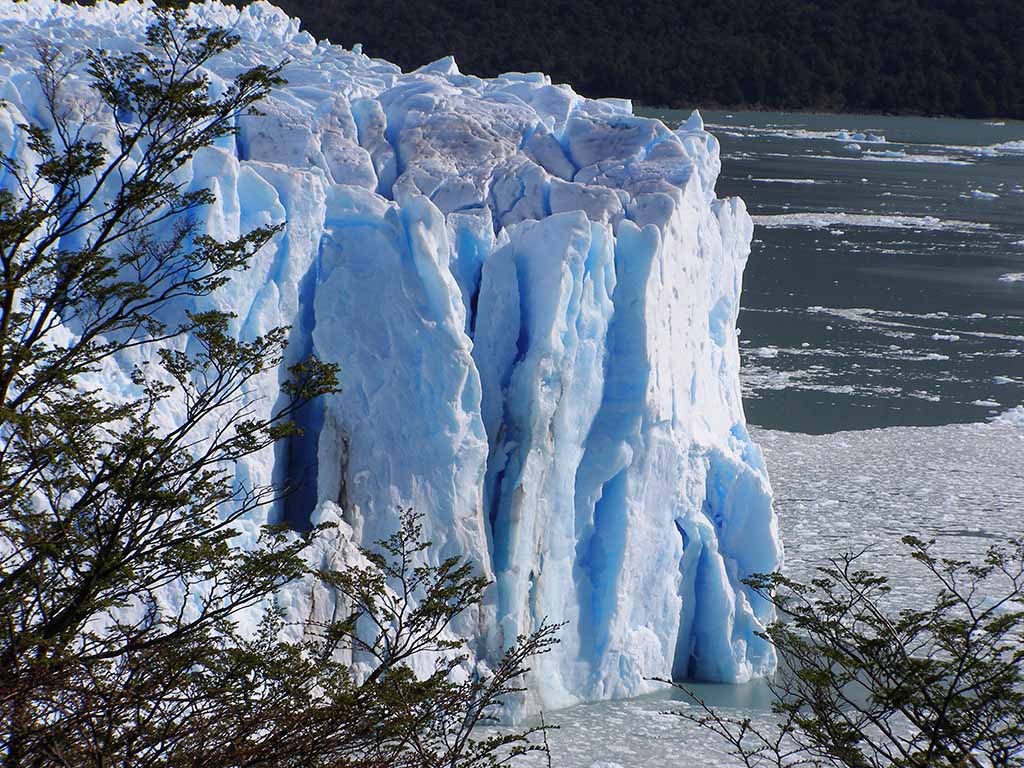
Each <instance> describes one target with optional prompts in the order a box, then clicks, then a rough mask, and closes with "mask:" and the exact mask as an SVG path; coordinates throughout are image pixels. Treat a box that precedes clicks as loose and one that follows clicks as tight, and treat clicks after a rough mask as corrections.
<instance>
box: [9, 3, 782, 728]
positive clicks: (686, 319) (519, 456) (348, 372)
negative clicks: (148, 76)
mask: <svg viewBox="0 0 1024 768" xmlns="http://www.w3.org/2000/svg"><path fill="white" fill-rule="evenodd" d="M149 13H150V11H149V6H146V5H137V4H133V3H126V4H124V5H120V6H115V5H112V4H107V3H104V2H101V3H99V4H98V5H97V6H95V7H93V8H88V9H87V8H79V7H77V6H67V5H62V4H58V3H55V2H50V0H28V2H22V3H13V2H11V0H0V45H2V46H3V47H4V49H5V52H4V54H3V56H2V57H0V99H3V100H5V101H6V102H7V106H6V107H5V108H4V109H3V110H2V111H0V151H3V152H5V153H10V154H14V155H19V153H20V157H21V159H23V160H25V159H29V158H27V156H26V155H25V154H24V153H25V152H26V150H25V147H24V143H23V142H22V141H21V138H22V137H21V136H20V129H19V128H17V125H18V124H19V123H22V122H24V121H25V120H26V119H28V120H33V119H34V120H39V119H41V110H40V108H39V105H40V94H39V88H38V85H37V84H36V82H35V78H34V76H33V73H32V70H33V67H34V65H35V52H34V51H35V44H34V38H37V37H41V38H45V39H49V40H52V41H54V42H57V43H59V44H61V45H64V46H67V47H71V48H75V47H84V46H91V47H104V48H107V49H123V48H125V47H129V46H133V45H137V44H139V42H140V41H141V40H142V39H143V34H144V30H145V28H146V25H147V23H148V22H149ZM191 13H193V14H194V15H196V16H197V17H199V18H201V19H202V20H204V21H205V22H206V23H209V24H216V25H223V26H230V27H232V28H233V29H234V30H235V31H236V32H237V33H238V34H239V35H240V36H241V38H242V42H241V44H240V45H239V46H238V47H237V48H236V49H234V50H233V51H231V52H230V53H228V54H226V55H223V56H221V57H220V58H219V59H218V60H217V61H216V63H215V66H214V67H213V71H212V72H211V73H210V75H211V87H212V88H215V89H216V88H221V87H223V84H224V83H225V82H226V79H227V78H230V77H231V76H232V75H234V74H235V73H236V72H238V71H239V70H240V69H241V68H244V67H249V66H252V65H254V64H257V63H275V62H277V61H279V60H281V59H282V58H287V59H288V60H289V61H290V63H289V64H288V65H287V66H286V68H285V70H284V75H285V77H286V78H287V80H288V84H287V85H286V86H283V87H281V88H279V89H277V90H276V91H275V92H274V94H273V96H272V97H271V98H270V99H269V100H268V101H267V102H266V103H265V104H264V105H263V106H262V107H261V109H262V111H263V112H264V113H265V114H264V115H263V116H258V117H246V118H244V119H243V120H242V121H241V124H240V126H239V132H238V134H237V136H235V137H229V138H227V139H225V140H222V141H221V142H220V143H219V144H218V145H217V146H215V147H212V148H208V149H205V150H203V151H201V152H200V153H199V154H197V155H196V157H195V159H194V161H193V162H192V164H191V166H190V169H189V172H190V173H191V180H190V181H189V183H191V184H193V185H195V186H204V187H210V188H211V189H212V190H213V191H214V193H215V194H216V196H217V202H216V203H215V204H214V205H212V206H210V207H209V208H208V209H206V210H205V212H204V214H203V215H204V217H205V225H206V228H207V230H208V231H209V232H210V233H211V234H212V235H214V236H218V237H230V236H236V235H238V234H239V233H240V232H244V231H247V230H248V229H250V228H252V227H253V226H257V225H260V224H264V223H268V222H280V221H286V222H287V225H286V227H285V229H284V231H283V232H282V233H281V234H280V235H279V236H278V237H277V239H276V240H275V241H274V242H273V243H271V244H270V245H269V246H267V247H266V248H264V250H263V251H262V252H261V253H260V254H259V256H258V258H257V259H256V261H255V263H254V264H253V267H252V268H251V269H250V270H249V271H248V272H246V273H244V274H243V275H241V276H239V277H238V278H237V279H235V280H233V281H232V282H231V283H230V284H229V285H226V286H224V287H223V288H222V289H221V290H220V291H219V293H218V294H217V295H216V296H214V297H213V299H212V301H213V302H214V303H215V305H216V306H217V307H218V308H221V309H227V310H230V311H232V312H234V313H235V314H236V315H237V318H238V319H237V322H236V326H235V332H237V333H238V334H239V335H240V336H243V337H248V336H252V335H254V334H258V333H262V332H264V331H266V330H268V329H269V328H272V327H275V326H278V325H283V324H288V325H290V326H291V327H292V331H291V334H292V335H291V347H290V353H289V354H290V358H291V359H297V358H299V357H302V356H305V355H306V354H309V353H311V352H315V353H316V354H318V355H319V356H320V357H321V358H323V359H325V360H329V361H334V362H337V363H339V364H340V366H341V383H342V386H343V391H342V392H341V393H340V394H337V395H333V396H331V397H329V398H325V399H324V400H323V402H321V403H320V404H319V405H318V406H317V407H316V408H315V409H313V410H312V411H311V412H310V413H309V414H308V416H307V423H306V424H305V426H306V434H305V436H304V437H303V438H302V439H301V440H296V441H295V442H293V443H292V444H291V445H289V446H285V447H278V448H276V449H271V450H268V451H267V452H265V453H264V454H261V455H258V456H256V457H253V458H251V459H249V460H247V461H246V462H244V463H243V464H241V465H240V466H239V467H238V472H237V475H238V482H239V483H252V482H267V481H270V480H273V479H278V480H280V479H282V478H286V477H287V478H290V479H293V480H301V481H303V483H304V484H303V492H301V493H298V494H295V495H293V496H291V497H289V499H288V501H287V502H286V503H285V504H284V505H283V506H282V507H281V508H280V509H277V510H274V511H272V512H271V513H270V514H273V515H278V516H283V517H284V518H285V519H288V520H290V521H291V522H293V523H294V524H296V525H300V526H301V525H304V524H308V523H309V521H310V520H313V521H320V520H328V519H336V520H340V521H342V525H341V532H340V533H339V534H338V535H337V536H335V537H333V538H332V539H331V541H330V542H327V543H325V544H324V546H323V547H322V548H321V550H320V552H319V554H318V555H317V556H318V557H322V558H324V560H325V561H328V562H336V563H344V562H347V561H349V559H350V558H351V557H353V554H352V551H351V549H352V547H353V544H354V543H367V544H368V543H370V542H372V541H374V540H376V539H379V538H382V537H383V536H385V535H387V534H389V533H390V532H391V531H392V530H393V529H394V528H395V526H396V524H397V517H398V510H399V507H413V508H415V509H417V510H418V511H420V512H422V513H425V515H426V519H425V520H424V525H425V529H426V532H427V534H428V535H429V537H430V538H431V539H432V540H433V542H434V544H435V547H434V548H433V550H432V551H431V554H430V556H431V557H433V558H441V557H446V556H449V555H451V554H460V555H463V556H465V557H467V558H470V559H471V560H473V561H474V562H475V563H477V564H478V565H479V567H480V569H481V570H482V571H483V572H485V573H486V574H488V575H489V576H491V577H492V578H493V579H494V584H493V586H492V587H491V588H490V590H489V591H488V593H487V595H486V599H485V601H484V604H483V605H482V606H481V608H480V610H479V611H475V612H473V613H472V614H470V615H467V616H464V617H463V623H462V625H461V626H460V627H459V629H460V630H461V631H463V632H465V633H467V634H468V635H469V636H471V637H472V638H474V640H473V648H472V653H473V657H472V658H473V660H474V663H478V664H481V665H486V664H487V662H488V660H489V659H493V658H494V657H495V656H496V655H497V654H499V653H500V652H501V650H502V649H503V647H504V646H505V645H506V644H508V643H510V642H512V641H513V640H514V638H515V636H516V635H517V634H521V633H524V632H529V631H531V630H532V629H535V628H536V627H537V626H538V625H539V623H540V622H541V621H543V620H544V619H545V618H546V619H548V620H549V621H553V622H558V621H565V622H568V624H567V626H566V627H565V629H564V630H563V631H562V642H561V644H560V645H559V646H558V647H557V648H556V650H555V651H554V652H553V653H551V654H549V655H547V656H545V657H543V658H542V659H539V660H537V663H536V664H535V675H536V677H535V680H534V682H533V684H532V690H533V691H534V692H535V695H536V701H535V702H534V703H535V704H538V705H541V706H544V707H546V708H554V707H558V706H564V705H568V704H571V703H574V702H577V701H581V700H586V699H595V698H605V697H612V696H627V695H633V694H637V693H641V692H644V691H646V690H648V688H649V685H650V684H649V683H647V682H645V678H649V677H653V676H667V675H675V676H676V677H684V676H690V677H698V678H703V679H711V680H722V681H742V680H746V679H748V678H750V677H751V676H754V675H758V674H763V673H765V672H766V671H768V670H769V669H770V668H771V667H772V666H773V664H774V657H773V655H772V653H771V649H770V648H769V647H767V646H766V644H765V643H764V642H763V641H762V640H760V639H759V638H758V637H757V635H756V632H757V630H758V629H759V627H760V626H762V625H763V623H764V622H765V621H767V620H768V619H769V618H770V616H771V614H770V609H769V607H768V606H767V605H765V604H763V603H762V602H760V601H758V600H757V599H756V598H755V597H754V596H752V595H751V594H750V593H749V592H748V591H747V589H746V588H745V587H744V586H742V584H741V580H742V579H743V578H744V577H745V576H746V575H748V574H750V573H753V572H762V571H770V570H772V569H774V568H776V567H777V566H778V565H779V562H780V559H781V547H780V543H779V540H778V534H777V530H776V525H775V519H774V516H773V512H772V508H771V490H770V486H769V483H768V478H767V474H766V470H765V466H764V463H763V461H762V458H761V454H760V451H759V450H758V448H757V447H756V446H754V445H753V443H752V442H751V440H750V437H749V436H748V434H747V430H746V427H745V425H744V417H743V410H742V404H741V401H740V391H739V379H738V369H739V356H738V352H737V341H736V328H735V320H736V314H737V311H738V307H739V295H740V285H741V276H742V270H743V266H744V263H745V260H746V258H747V255H748V254H749V243H750V238H751V232H752V224H751V220H750V217H749V216H748V215H747V213H746V209H745V207H744V205H743V203H742V201H740V200H738V199H726V200H720V199H717V198H716V197H715V192H714V185H715V181H716V179H717V176H718V173H719V169H720V163H719V151H718V143H717V141H716V140H715V139H714V137H713V136H711V135H709V134H708V133H706V132H705V131H704V129H703V124H702V121H701V119H700V116H699V115H698V114H696V113H694V115H693V116H692V117H691V118H690V120H689V121H688V122H687V123H686V124H685V125H683V126H682V127H680V128H679V129H678V130H675V131H673V130H670V129H669V128H667V127H666V126H665V125H664V124H662V123H661V122H659V121H657V120H651V119H645V118H640V117H636V116H634V115H633V114H632V107H631V105H630V104H629V103H628V102H625V101H621V100H596V101H595V100H590V99H585V98H583V97H581V96H579V95H577V94H576V93H574V92H573V91H572V90H571V89H570V88H569V87H567V86H565V85H555V84H553V83H552V82H551V81H550V79H549V78H547V77H545V76H544V75H540V74H506V75H503V76H500V77H497V78H493V79H482V78H478V77H473V76H471V75H464V74H461V73H460V72H459V70H458V68H457V67H456V64H455V62H454V61H453V60H452V59H444V60H441V61H438V62H435V63H433V64H430V65H427V66H425V67H422V68H420V69H418V70H416V71H414V72H410V73H403V72H402V71H401V70H400V69H399V68H398V67H396V66H394V65H392V64H389V63H387V62H384V61H380V60H377V59H371V58H368V57H367V56H365V55H364V54H363V53H362V52H361V51H360V50H359V49H358V46H357V48H356V50H354V51H348V50H344V49H342V48H341V47H339V46H334V45H331V44H329V43H327V42H320V43H318V42H317V41H315V40H314V39H313V38H312V37H311V36H310V35H309V34H307V33H305V32H302V31H301V30H300V27H299V22H298V21H297V20H294V19H289V18H288V17H287V16H286V15H285V14H284V13H283V12H281V11H279V10H277V9H276V8H273V7H272V6H270V5H267V4H266V3H256V4H254V5H251V6H249V7H247V8H246V9H244V10H242V11H238V10H236V9H234V8H230V7H227V6H224V5H221V4H219V3H216V2H209V3H207V4H206V5H198V6H193V7H192V9H191ZM71 85H72V86H75V85H78V86H79V90H80V91H81V93H87V92H86V91H85V90H84V89H83V88H81V82H80V81H74V80H72V81H71ZM0 183H2V180H0ZM207 301H211V300H210V299H207ZM290 361H291V360H286V361H285V364H287V363H289V362H290ZM130 363H131V361H124V366H125V370H128V369H129V367H130ZM104 375H105V376H107V378H108V381H107V382H106V386H108V387H111V388H116V387H118V386H121V387H125V386H128V384H127V378H126V376H125V375H124V372H123V371H121V372H119V371H116V370H114V371H108V372H106V373H105V374H104ZM277 385H278V382H277V381H276V380H270V378H269V377H268V380H266V381H263V382H261V385H260V386H261V387H262V389H263V391H262V393H254V395H258V394H262V400H260V402H265V403H272V402H273V400H274V395H275V392H276V389H277ZM169 417H170V418H173V415H170V416H169ZM262 522H264V520H262V519H260V520H251V521H249V528H248V530H249V533H250V535H251V534H252V532H253V531H255V530H256V527H257V526H258V525H259V524H260V523H262ZM290 599H291V600H292V605H291V607H292V609H293V610H295V611H305V610H310V609H311V608H310V605H311V604H312V603H311V602H310V601H309V600H308V597H307V596H304V595H303V594H302V593H301V592H294V593H292V594H291V596H290ZM318 610H322V607H321V608H319V609H318Z"/></svg>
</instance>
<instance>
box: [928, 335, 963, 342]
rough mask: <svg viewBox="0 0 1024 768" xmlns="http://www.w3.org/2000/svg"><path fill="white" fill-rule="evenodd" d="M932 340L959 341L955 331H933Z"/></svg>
mask: <svg viewBox="0 0 1024 768" xmlns="http://www.w3.org/2000/svg"><path fill="white" fill-rule="evenodd" d="M932 341H960V337H959V336H957V335H956V334H955V333H933V334H932Z"/></svg>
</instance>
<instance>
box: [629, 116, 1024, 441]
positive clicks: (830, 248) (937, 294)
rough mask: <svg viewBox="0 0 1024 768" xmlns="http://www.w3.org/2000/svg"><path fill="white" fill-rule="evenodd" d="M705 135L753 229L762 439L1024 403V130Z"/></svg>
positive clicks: (749, 390) (804, 128)
mask: <svg viewBox="0 0 1024 768" xmlns="http://www.w3.org/2000/svg"><path fill="white" fill-rule="evenodd" d="M649 114H655V115H657V116H659V117H661V118H662V119H664V120H666V121H667V122H668V123H669V124H670V125H673V124H675V123H677V122H678V121H679V120H681V119H684V118H685V117H686V115H685V114H684V113H681V112H650V113H649ZM704 118H705V121H706V123H707V126H708V129H709V130H710V131H711V132H712V133H714V134H715V136H717V137H718V139H719V141H720V142H721V145H722V174H721V177H720V180H719V184H718V194H719V195H720V196H725V195H739V196H741V197H743V199H744V200H745V201H746V202H747V206H748V208H749V210H750V212H751V214H752V215H753V216H754V220H755V224H756V227H755V234H754V244H753V249H752V253H751V256H750V260H749V262H748V265H747V270H746V273H745V276H744V290H743V298H742V307H743V309H742V311H741V314H740V319H739V325H740V328H741V333H742V335H741V351H742V355H743V362H744V392H745V396H746V411H747V417H748V420H749V421H750V422H751V423H753V424H757V425H761V426H765V427H770V428H773V429H786V430H793V431H800V432H810V433H816V434H820V433H828V432H835V431H838V430H844V429H865V428H873V427H885V426H925V425H940V424H951V423H960V422H974V421H981V420H985V419H986V418H988V417H989V416H991V415H994V414H996V413H999V412H1001V411H1003V410H1006V409H1007V408H1009V407H1012V406H1015V405H1017V404H1019V403H1021V402H1024V354H1022V350H1024V186H1022V184H1024V123H1019V122H1007V123H1005V124H993V123H991V122H984V121H977V120H952V119H925V118H905V117H879V116H856V115H804V114H781V113H767V112H746V113H744V112H735V113H725V112H706V113H704ZM842 131H846V133H847V134H849V135H848V136H846V137H844V136H843V134H842V133H841V132H842ZM855 133H860V134H864V136H862V137H853V136H852V134H855ZM883 139H884V140H883Z"/></svg>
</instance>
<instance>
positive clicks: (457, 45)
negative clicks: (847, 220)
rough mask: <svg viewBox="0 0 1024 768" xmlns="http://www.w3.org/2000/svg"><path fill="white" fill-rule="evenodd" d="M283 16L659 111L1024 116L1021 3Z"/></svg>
mask: <svg viewBox="0 0 1024 768" xmlns="http://www.w3.org/2000/svg"><path fill="white" fill-rule="evenodd" d="M236 1H238V2H241V1H242V0H236ZM278 4H279V5H280V6H281V7H282V8H283V9H284V10H286V11H287V12H288V13H290V14H292V15H294V16H299V17H300V18H301V19H302V20H303V24H304V26H305V27H306V28H307V29H309V30H310V31H311V32H312V33H313V34H314V35H316V36H317V37H318V38H324V37H327V38H330V39H331V40H332V41H333V42H336V43H341V44H343V45H346V46H351V45H353V44H354V43H357V42H358V43H363V44H364V50H365V52H366V53H368V54H369V55H371V56H377V57H381V58H386V59H388V60H390V61H394V62H396V63H398V64H400V65H401V66H402V67H403V68H405V69H410V68H415V67H417V66H420V65H422V64H425V63H427V62H429V61H433V60H435V59H438V58H440V57H442V56H445V55H448V54H454V55H455V58H456V60H457V61H458V62H459V65H460V67H461V69H462V70H463V71H464V72H468V73H473V74H478V75H485V76H490V75H495V74H499V73H501V72H506V71H523V70H525V71H534V70H540V71H543V72H546V73H548V74H550V75H551V76H552V77H553V78H554V79H555V80H556V81H559V82H568V83H571V84H572V85H573V86H574V87H575V88H576V89H578V90H579V91H581V92H582V93H584V94H586V95H588V96H595V97H596V96H621V97H629V98H633V99H636V100H638V101H639V102H642V103H644V104H649V105H668V106H676V107H687V106H692V105H704V106H713V105H721V106H752V107H771V108H784V109H809V108H810V109H826V110H840V111H867V112H911V113H923V114H950V115H967V116H972V117H982V116H995V115H999V116H1004V117H1021V118H1024V2H1022V0H970V2H967V1H966V0H714V1H713V2H709V1H708V0H699V1H698V0H634V2H629V3H623V2H611V3H609V2H603V0H521V1H520V2H516V3H503V2H495V0H417V1H416V2H411V1H410V0H359V2H355V1H354V0H279V2H278Z"/></svg>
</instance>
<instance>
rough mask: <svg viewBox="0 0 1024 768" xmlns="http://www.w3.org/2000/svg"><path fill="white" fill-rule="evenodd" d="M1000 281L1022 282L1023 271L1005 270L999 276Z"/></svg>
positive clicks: (1023, 278) (1023, 277)
mask: <svg viewBox="0 0 1024 768" xmlns="http://www.w3.org/2000/svg"><path fill="white" fill-rule="evenodd" d="M999 281H1000V282H1001V283H1024V272H1007V273H1006V274H1005V275H1000V276H999Z"/></svg>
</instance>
